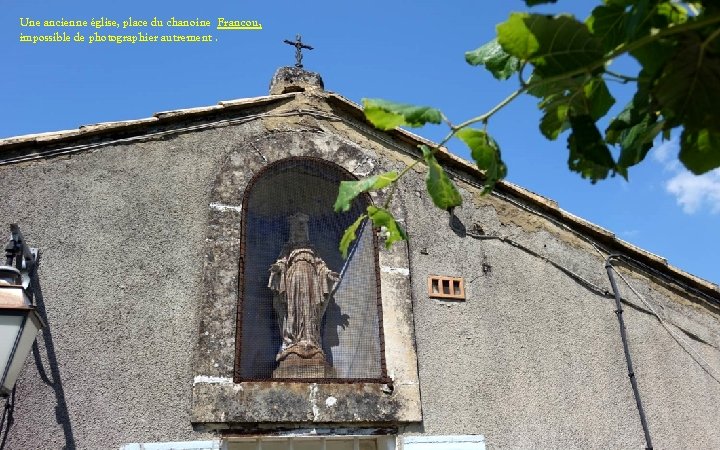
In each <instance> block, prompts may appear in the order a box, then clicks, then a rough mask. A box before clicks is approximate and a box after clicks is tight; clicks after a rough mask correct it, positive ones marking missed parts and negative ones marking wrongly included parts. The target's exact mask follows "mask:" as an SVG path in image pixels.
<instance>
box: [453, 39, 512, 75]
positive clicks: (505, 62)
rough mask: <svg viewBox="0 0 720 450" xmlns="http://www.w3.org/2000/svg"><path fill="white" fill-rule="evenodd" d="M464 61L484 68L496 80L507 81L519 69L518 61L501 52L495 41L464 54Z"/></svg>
mask: <svg viewBox="0 0 720 450" xmlns="http://www.w3.org/2000/svg"><path fill="white" fill-rule="evenodd" d="M465 61H467V62H468V64H470V65H473V66H485V68H486V69H487V70H488V71H490V73H492V75H493V76H494V77H495V78H497V79H498V80H507V79H508V78H510V76H511V75H512V74H514V73H515V72H517V71H518V70H519V69H520V61H519V60H518V59H517V58H516V57H514V56H512V55H509V54H508V53H507V52H506V51H505V50H503V49H502V47H501V46H500V44H498V41H497V39H493V40H492V41H490V42H488V43H487V44H485V45H483V46H482V47H480V48H478V49H475V50H472V51H469V52H465Z"/></svg>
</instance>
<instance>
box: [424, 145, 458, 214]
mask: <svg viewBox="0 0 720 450" xmlns="http://www.w3.org/2000/svg"><path fill="white" fill-rule="evenodd" d="M420 149H421V150H422V152H423V158H425V163H426V164H427V166H428V172H427V177H426V178H425V184H426V185H427V190H428V193H429V194H430V198H432V201H433V203H435V206H437V207H438V208H440V209H445V210H447V209H450V208H454V207H456V206H460V205H462V197H461V196H460V192H458V190H457V188H456V187H455V185H454V184H453V182H452V181H450V178H448V176H447V174H446V173H445V171H444V170H443V168H442V166H441V165H440V164H439V163H438V162H437V159H435V155H434V154H433V152H432V150H431V149H430V148H429V147H428V146H427V145H421V146H420Z"/></svg>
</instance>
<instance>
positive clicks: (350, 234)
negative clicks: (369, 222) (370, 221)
mask: <svg viewBox="0 0 720 450" xmlns="http://www.w3.org/2000/svg"><path fill="white" fill-rule="evenodd" d="M366 218H367V214H362V215H361V216H360V217H358V218H357V220H355V222H353V223H352V225H350V226H349V227H347V229H346V230H345V233H343V236H342V239H340V253H342V257H343V259H347V253H348V249H349V248H350V244H352V243H353V241H354V240H355V239H357V235H356V232H357V229H358V228H359V227H360V225H361V224H362V223H363V221H364V220H365V219H366Z"/></svg>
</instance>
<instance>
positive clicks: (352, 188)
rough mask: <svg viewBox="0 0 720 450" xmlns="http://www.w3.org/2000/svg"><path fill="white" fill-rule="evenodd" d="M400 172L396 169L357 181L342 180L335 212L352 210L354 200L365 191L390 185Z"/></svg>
mask: <svg viewBox="0 0 720 450" xmlns="http://www.w3.org/2000/svg"><path fill="white" fill-rule="evenodd" d="M397 178H398V174H397V172H395V171H392V172H385V173H381V174H378V175H373V176H371V177H369V178H364V179H362V180H357V181H341V182H340V189H339V190H338V196H337V199H336V200H335V205H334V206H333V208H335V212H346V211H349V210H350V204H351V203H352V201H353V200H354V199H355V197H357V196H358V195H360V194H361V193H363V192H367V191H377V190H379V189H382V188H384V187H386V186H388V185H389V184H390V183H392V182H393V181H395V180H397Z"/></svg>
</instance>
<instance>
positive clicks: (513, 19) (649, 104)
mask: <svg viewBox="0 0 720 450" xmlns="http://www.w3.org/2000/svg"><path fill="white" fill-rule="evenodd" d="M555 2H556V0H525V3H526V5H527V6H528V7H532V6H535V5H538V4H542V3H555ZM496 31H497V36H496V38H495V39H493V40H492V41H490V42H488V43H487V44H485V45H483V46H481V47H480V48H478V49H476V50H472V51H469V52H467V53H466V54H465V59H466V61H467V62H468V63H469V64H471V65H473V66H483V67H485V69H487V70H488V71H489V72H490V73H491V74H492V75H493V76H494V77H495V78H496V79H498V80H500V81H506V80H509V79H511V77H513V76H515V75H516V76H517V80H518V83H519V86H518V88H517V89H516V90H515V91H514V92H513V93H512V94H510V95H509V96H508V97H507V98H505V99H504V100H503V101H501V102H500V103H498V104H497V105H495V106H493V107H492V108H490V109H489V110H488V111H487V112H485V113H483V114H481V115H479V116H476V117H473V118H471V119H469V120H466V121H464V122H462V123H460V124H458V125H454V124H453V123H452V122H450V120H448V118H447V117H446V116H445V115H444V114H443V113H442V112H441V111H440V110H438V109H435V108H432V107H427V106H414V105H407V104H401V103H395V102H390V101H387V100H381V99H363V106H364V107H365V117H366V118H367V120H368V121H369V122H370V123H372V124H373V125H374V126H375V127H376V128H378V129H380V130H391V129H393V128H395V127H412V128H416V127H422V126H424V125H426V124H428V123H431V124H441V123H445V124H447V126H448V127H449V128H450V130H449V132H448V134H447V136H445V138H444V139H443V140H442V141H440V142H439V143H438V144H437V145H435V146H434V147H428V146H425V145H421V146H420V149H421V151H422V159H418V160H416V161H415V162H413V163H412V164H410V165H409V166H407V167H406V168H405V169H404V170H403V171H401V172H400V173H398V172H388V173H384V174H380V175H375V176H373V177H370V178H366V179H364V180H359V181H344V182H342V183H341V185H340V190H339V194H338V198H337V202H336V203H335V210H336V211H347V210H349V208H350V203H351V202H352V201H353V200H354V198H355V197H357V196H358V195H359V194H361V193H362V192H367V191H373V190H375V191H376V190H381V189H389V190H390V191H389V193H388V195H387V197H386V201H385V202H384V204H383V206H382V207H380V208H379V207H375V206H370V207H368V210H367V213H366V214H364V215H363V216H361V217H360V218H359V219H358V220H357V221H356V222H355V223H354V224H353V225H351V226H350V228H348V229H347V230H346V232H345V235H344V236H343V239H342V241H341V244H340V250H341V252H342V253H343V255H344V256H345V255H347V251H348V248H349V246H350V245H351V244H352V242H353V240H354V239H355V232H356V231H357V228H358V227H359V226H360V224H361V223H362V221H363V220H365V219H366V218H370V220H372V221H373V224H374V225H375V226H376V227H385V229H386V230H387V232H388V237H387V239H386V241H385V243H386V246H388V247H389V246H390V245H392V243H393V242H396V241H399V240H403V239H406V238H407V236H406V234H405V232H404V231H403V229H402V228H401V227H400V225H399V224H398V223H397V221H396V220H395V218H394V217H393V216H392V214H391V213H390V212H389V207H390V202H391V200H392V197H393V193H394V191H395V189H396V186H397V183H398V182H399V180H401V179H402V177H403V176H404V175H405V174H406V173H407V172H408V171H409V170H410V169H411V168H413V167H415V166H416V165H417V164H419V163H420V162H424V163H425V165H426V167H427V173H426V185H427V190H428V193H429V195H430V197H431V198H432V200H433V203H434V204H435V205H436V206H437V207H438V208H440V209H443V210H448V209H451V208H454V207H456V206H459V205H460V204H461V203H462V198H461V196H460V194H459V192H458V190H457V188H456V187H455V185H454V184H453V183H452V181H451V180H450V179H449V177H448V176H447V174H445V172H444V171H443V169H442V166H440V164H439V163H438V162H437V160H436V158H435V154H436V153H437V151H438V150H439V149H440V148H441V147H443V146H444V145H445V144H446V143H447V142H448V141H450V139H453V138H458V139H460V140H461V141H462V142H464V143H465V145H467V146H468V147H469V149H470V152H471V153H470V154H471V157H472V159H473V161H474V162H475V163H476V165H477V167H478V168H479V169H480V170H481V171H482V172H483V174H484V191H483V192H484V193H488V192H490V191H492V189H493V188H494V186H495V184H496V183H497V182H498V181H499V180H501V179H503V178H504V177H505V176H506V175H507V167H506V166H505V163H504V162H503V161H502V157H501V152H500V147H499V145H498V144H497V142H496V141H495V140H494V139H493V138H492V137H491V135H490V134H489V132H488V128H489V124H490V119H491V118H492V116H493V115H495V114H496V113H497V112H498V111H500V110H502V109H503V108H505V107H506V106H507V105H509V104H510V103H512V102H513V100H515V99H516V98H517V97H519V96H520V95H524V94H527V95H531V96H533V97H536V98H537V99H538V108H539V109H540V110H541V112H542V117H541V119H540V124H539V128H540V132H541V133H542V134H543V136H545V137H546V138H547V139H549V140H556V139H557V138H558V137H559V136H560V135H561V134H562V133H563V132H564V131H569V133H568V134H567V148H568V152H569V153H568V167H569V168H570V170H572V171H574V172H577V173H579V174H580V176H582V177H583V178H587V179H589V180H590V181H591V182H592V183H595V182H597V181H598V180H602V179H605V178H607V177H608V176H615V175H616V174H620V176H622V177H624V178H625V179H627V178H628V168H630V167H632V166H634V165H636V164H638V163H640V162H641V161H642V160H643V159H644V158H645V156H646V155H647V153H648V151H649V150H650V149H651V148H652V146H653V142H654V140H655V139H656V137H658V136H661V137H662V139H670V136H671V133H672V132H676V131H680V133H681V134H680V139H679V142H680V153H679V155H678V157H679V159H680V162H681V163H682V164H683V165H684V166H685V167H686V168H687V169H688V170H690V171H691V172H692V173H694V174H696V175H700V174H703V173H706V172H708V171H710V170H713V169H715V168H717V167H720V2H718V1H717V0H699V1H694V2H679V1H672V0H603V1H601V2H600V3H599V4H598V5H597V6H596V7H595V8H594V9H593V10H592V13H591V15H590V16H589V17H588V18H587V19H586V20H585V21H584V22H583V21H579V20H577V19H576V18H575V17H573V16H571V15H567V14H561V15H556V16H549V15H543V14H534V13H530V12H517V13H512V14H510V17H509V18H508V20H507V21H505V22H503V23H500V24H498V25H497V28H496ZM624 56H630V57H632V58H634V59H635V60H636V61H637V62H638V63H639V65H640V69H639V71H638V73H637V74H634V75H628V74H622V73H618V72H616V71H614V70H612V69H611V67H612V65H613V63H614V62H615V61H616V60H617V59H618V58H621V57H624ZM527 72H529V74H528V76H527V78H526V76H525V75H526V73H527ZM608 81H617V82H620V83H622V84H630V83H632V84H634V85H635V93H634V95H633V97H632V99H631V100H630V102H629V103H628V104H627V105H626V106H625V107H624V109H623V110H622V111H621V112H620V113H619V114H618V115H617V116H616V117H614V118H612V119H611V120H610V122H609V125H608V127H607V128H606V129H605V131H604V133H603V132H601V131H600V129H599V128H598V121H600V120H601V119H603V118H604V117H605V116H606V115H607V114H608V112H609V111H610V109H611V107H612V106H613V105H614V103H615V99H614V97H613V96H612V93H611V92H610V89H609V88H608V84H607V82H608ZM476 124H481V125H482V128H474V127H472V126H473V125H476ZM611 148H613V149H615V153H616V154H617V155H618V156H617V158H616V157H614V156H613V152H612V151H611Z"/></svg>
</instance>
